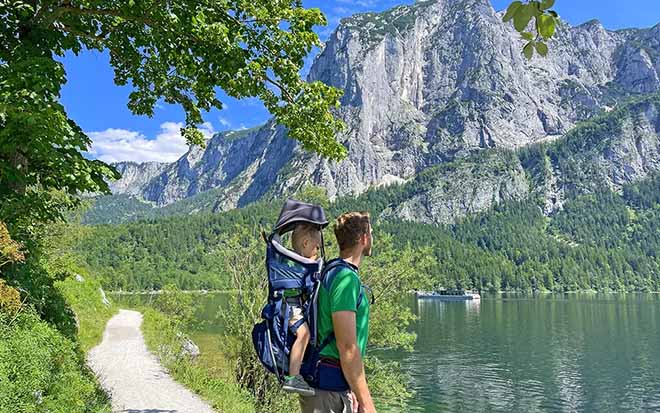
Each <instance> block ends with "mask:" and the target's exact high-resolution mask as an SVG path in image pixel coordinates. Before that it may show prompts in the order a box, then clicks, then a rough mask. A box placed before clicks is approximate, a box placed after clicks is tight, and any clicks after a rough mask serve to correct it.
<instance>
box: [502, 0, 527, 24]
mask: <svg viewBox="0 0 660 413" xmlns="http://www.w3.org/2000/svg"><path fill="white" fill-rule="evenodd" d="M520 6H522V2H520V1H514V2H513V3H511V4H509V7H508V8H507V9H506V13H505V14H504V17H502V21H504V22H508V21H509V20H511V19H513V16H514V15H515V14H516V11H517V10H518V9H519V8H520Z"/></svg>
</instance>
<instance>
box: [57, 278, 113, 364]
mask: <svg viewBox="0 0 660 413" xmlns="http://www.w3.org/2000/svg"><path fill="white" fill-rule="evenodd" d="M55 287H56V288H57V289H58V290H60V292H61V293H62V295H63V296H64V298H65V300H66V301H67V303H68V304H69V305H70V306H71V308H72V309H73V311H74V312H75V313H76V316H77V317H78V323H79V328H78V341H79V343H80V348H81V350H82V351H84V352H85V353H86V352H88V351H89V350H90V349H92V348H93V347H94V346H96V345H97V344H99V343H100V342H101V339H102V337H103V331H104V330H105V325H106V324H107V322H108V320H110V318H111V317H112V316H113V315H115V314H116V313H117V310H118V308H117V306H116V305H113V304H112V303H110V305H105V304H104V303H103V300H102V297H101V284H100V283H99V282H98V281H97V280H96V279H95V278H93V277H91V276H84V277H83V278H82V281H78V280H77V279H76V278H75V277H68V278H66V279H65V280H64V281H58V282H57V283H55Z"/></svg>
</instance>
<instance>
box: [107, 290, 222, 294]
mask: <svg viewBox="0 0 660 413" xmlns="http://www.w3.org/2000/svg"><path fill="white" fill-rule="evenodd" d="M232 291H234V290H179V292H182V293H184V294H204V295H205V294H218V293H230V292H232ZM105 293H106V294H108V295H159V294H162V293H163V290H147V291H122V290H119V291H106V292H105Z"/></svg>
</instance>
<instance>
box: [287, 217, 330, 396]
mask: <svg viewBox="0 0 660 413" xmlns="http://www.w3.org/2000/svg"><path fill="white" fill-rule="evenodd" d="M321 242H322V241H321V231H319V227H318V226H317V225H312V224H308V223H300V224H298V225H296V227H295V228H294V230H293V235H292V236H291V244H292V247H293V250H294V251H295V252H296V253H297V254H299V255H301V256H303V257H305V258H309V259H313V260H316V259H317V258H318V255H319V248H320V247H321ZM284 297H285V298H286V301H287V304H288V305H289V309H290V311H291V313H290V316H289V325H290V326H291V325H293V324H295V323H296V322H298V321H299V320H301V319H302V318H303V317H304V314H303V309H302V305H303V300H304V299H305V298H306V297H304V296H303V294H302V291H300V290H298V289H289V290H285V291H284ZM308 343H309V327H308V326H307V323H303V324H301V325H300V327H298V330H297V331H296V341H295V342H294V343H293V346H292V347H291V353H290V355H289V375H288V376H286V377H285V379H284V386H283V389H284V390H285V391H288V392H294V393H299V394H302V395H303V396H313V395H314V393H315V392H314V389H313V388H312V387H310V386H309V385H308V384H307V383H306V382H305V380H304V379H303V378H302V376H301V375H300V366H301V364H302V360H303V356H304V354H305V349H306V347H307V344H308Z"/></svg>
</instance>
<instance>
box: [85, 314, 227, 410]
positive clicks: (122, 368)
mask: <svg viewBox="0 0 660 413" xmlns="http://www.w3.org/2000/svg"><path fill="white" fill-rule="evenodd" d="M141 325H142V314H141V313H139V312H137V311H129V310H119V313H118V314H117V315H115V316H114V317H112V318H111V319H110V321H108V324H107V325H106V327H105V332H104V333H103V341H102V342H101V344H99V345H98V346H96V347H94V348H93V349H92V350H91V351H90V352H89V354H88V356H87V360H88V364H89V366H90V367H91V368H92V370H93V371H94V372H95V373H96V374H97V375H98V376H99V379H100V381H101V384H102V385H103V388H105V389H106V390H107V391H108V392H109V393H110V396H111V397H112V411H113V413H215V412H214V410H213V409H212V408H211V407H210V406H209V405H208V404H207V403H206V402H204V401H202V400H201V399H200V398H199V397H198V396H197V395H195V394H193V393H192V392H191V391H190V390H188V389H186V388H185V387H183V386H182V385H181V384H179V383H177V382H175V381H174V380H173V379H172V378H171V377H170V375H169V374H168V373H167V371H166V370H165V368H163V366H162V365H161V364H160V362H159V361H158V359H157V358H156V356H154V355H153V354H151V353H150V352H149V351H148V350H147V346H146V344H145V342H144V337H143V336H142V331H140V326H141Z"/></svg>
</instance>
